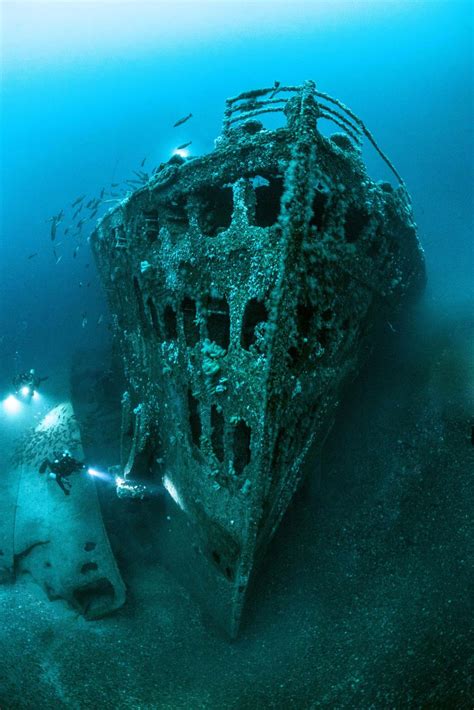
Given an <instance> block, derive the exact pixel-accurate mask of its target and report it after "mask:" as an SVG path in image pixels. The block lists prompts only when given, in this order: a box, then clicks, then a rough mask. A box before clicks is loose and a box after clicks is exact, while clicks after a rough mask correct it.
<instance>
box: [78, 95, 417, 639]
mask: <svg viewBox="0 0 474 710" xmlns="http://www.w3.org/2000/svg"><path fill="white" fill-rule="evenodd" d="M286 114H287V118H288V124H287V126H286V127H284V128H281V129H278V130H276V131H272V132H270V131H263V130H256V129H254V128H255V127H252V129H251V130H248V128H246V127H245V126H243V127H241V128H236V129H231V130H228V131H227V132H226V133H225V135H224V136H223V138H222V139H221V140H220V142H219V144H218V146H217V148H216V150H215V151H214V152H213V153H211V154H210V155H208V156H205V157H203V158H199V159H194V160H192V161H189V162H185V163H183V164H173V163H171V164H170V165H168V166H165V167H164V168H163V169H162V170H161V171H160V172H158V173H157V175H156V177H155V179H154V180H153V181H152V182H151V183H150V184H149V185H148V186H147V187H146V188H143V189H141V190H138V191H137V192H136V193H134V194H133V195H131V196H130V198H129V199H127V200H125V201H124V202H123V203H122V204H121V205H119V206H118V207H117V208H116V209H115V210H114V211H112V212H111V213H109V214H108V215H107V216H106V217H105V218H104V219H103V220H102V221H101V223H100V224H99V226H98V229H97V230H96V232H95V234H94V235H93V239H92V243H93V248H94V252H95V256H96V261H97V265H98V268H99V272H100V274H101V277H102V280H103V282H104V284H105V287H106V291H107V294H108V297H109V303H110V307H111V311H112V315H113V320H114V324H115V335H116V337H117V339H118V341H119V344H120V347H121V352H122V355H123V362H124V368H125V374H126V379H127V382H128V391H127V393H126V395H125V396H124V408H123V411H124V416H123V432H122V433H123V436H122V439H123V457H122V458H123V461H122V464H123V470H124V480H130V481H139V482H140V483H143V484H144V485H147V484H149V485H151V486H152V485H153V483H156V482H157V481H163V483H164V486H165V487H166V488H167V490H168V492H169V493H170V497H169V511H168V518H170V520H168V521H166V522H164V521H162V525H163V526H164V529H165V531H164V535H166V539H167V540H171V539H172V540H173V543H172V544H171V542H170V544H167V545H166V548H167V551H169V554H167V555H165V556H167V560H166V562H167V564H168V565H169V566H170V567H173V568H175V570H177V573H178V576H179V577H180V578H182V579H184V580H185V582H186V584H187V586H188V587H190V588H191V589H192V591H193V592H194V594H195V595H196V596H197V597H198V598H199V599H200V600H201V603H202V604H203V606H204V607H205V608H206V609H207V610H208V611H209V613H210V614H211V615H212V616H213V617H214V618H215V619H216V620H217V621H218V623H219V624H220V625H221V626H222V627H223V628H224V629H225V630H226V631H227V632H228V633H229V635H230V636H235V635H236V634H237V631H238V627H239V623H240V619H241V615H242V610H243V606H244V601H245V597H246V594H247V590H248V586H249V581H250V579H251V578H252V576H253V574H254V571H255V567H256V563H257V561H258V559H259V558H261V556H262V555H263V554H264V552H265V549H266V547H267V545H268V542H269V540H270V539H271V537H272V535H273V534H274V532H275V530H276V528H277V527H278V524H279V523H280V521H281V518H282V516H283V515H284V512H285V510H286V509H287V507H288V505H289V503H290V501H291V498H292V496H293V495H294V493H295V491H296V489H297V487H298V485H299V483H300V481H301V477H302V472H303V463H304V460H305V457H306V455H307V452H308V450H309V449H310V447H312V449H313V451H316V452H317V451H319V450H320V449H321V447H322V445H323V442H324V439H325V437H326V435H327V432H328V431H329V429H330V427H331V423H332V421H333V419H334V415H335V411H336V409H337V404H338V401H339V399H340V397H341V393H342V390H343V387H344V384H345V382H346V381H347V379H348V378H349V377H353V376H354V374H355V373H356V372H357V371H358V369H359V368H360V366H361V365H362V363H363V362H364V361H365V359H366V358H367V355H368V353H369V352H370V349H371V347H372V344H373V333H374V331H375V330H376V329H377V326H378V325H379V324H380V323H382V322H383V321H384V320H386V319H387V318H389V317H393V314H394V312H397V311H398V310H399V308H400V307H401V305H402V304H403V303H404V302H405V301H406V300H407V299H408V297H410V296H412V295H414V294H415V293H416V292H417V291H419V289H420V287H421V286H422V284H423V279H424V271H423V260H422V256H421V252H420V248H419V245H418V242H417V240H416V232H415V227H414V224H413V221H412V217H411V210H410V206H409V203H408V201H407V196H406V193H405V191H404V189H402V188H398V189H395V190H394V189H392V188H389V187H388V186H387V185H386V184H384V185H378V184H376V183H373V182H372V181H371V180H370V179H369V178H368V176H367V174H366V172H365V168H364V165H363V163H362V161H361V158H360V155H359V153H358V151H357V150H356V149H354V147H353V146H351V145H349V143H344V142H341V141H340V139H337V140H330V139H328V138H325V137H323V136H322V135H321V134H320V133H319V131H318V129H317V121H318V119H319V118H320V107H319V105H318V103H317V102H316V101H315V97H314V90H313V87H312V86H311V85H307V86H305V87H303V89H302V90H301V91H300V92H299V93H298V94H297V95H296V96H295V97H294V98H293V99H291V100H289V101H288V103H287V107H286Z"/></svg>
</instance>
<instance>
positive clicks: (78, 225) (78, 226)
mask: <svg viewBox="0 0 474 710" xmlns="http://www.w3.org/2000/svg"><path fill="white" fill-rule="evenodd" d="M85 221H86V220H85V219H84V218H83V219H80V220H79V222H78V223H77V224H76V229H78V230H79V232H80V231H81V229H82V225H83V224H84V222H85Z"/></svg>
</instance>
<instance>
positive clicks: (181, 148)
mask: <svg viewBox="0 0 474 710" xmlns="http://www.w3.org/2000/svg"><path fill="white" fill-rule="evenodd" d="M191 143H192V141H188V142H187V143H181V145H179V146H178V147H177V148H176V150H184V149H185V148H187V147H188V145H191Z"/></svg>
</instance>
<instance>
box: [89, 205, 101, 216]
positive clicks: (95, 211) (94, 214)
mask: <svg viewBox="0 0 474 710" xmlns="http://www.w3.org/2000/svg"><path fill="white" fill-rule="evenodd" d="M98 211H99V208H98V207H96V208H95V210H94V211H93V212H92V214H91V215H90V217H89V219H94V217H95V216H96V214H97V212H98Z"/></svg>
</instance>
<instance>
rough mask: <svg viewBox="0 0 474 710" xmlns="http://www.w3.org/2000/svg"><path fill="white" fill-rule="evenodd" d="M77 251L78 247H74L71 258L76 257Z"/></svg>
mask: <svg viewBox="0 0 474 710" xmlns="http://www.w3.org/2000/svg"><path fill="white" fill-rule="evenodd" d="M78 251H79V247H76V248H75V249H74V254H73V255H72V258H73V259H75V258H76V256H77V252H78Z"/></svg>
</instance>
